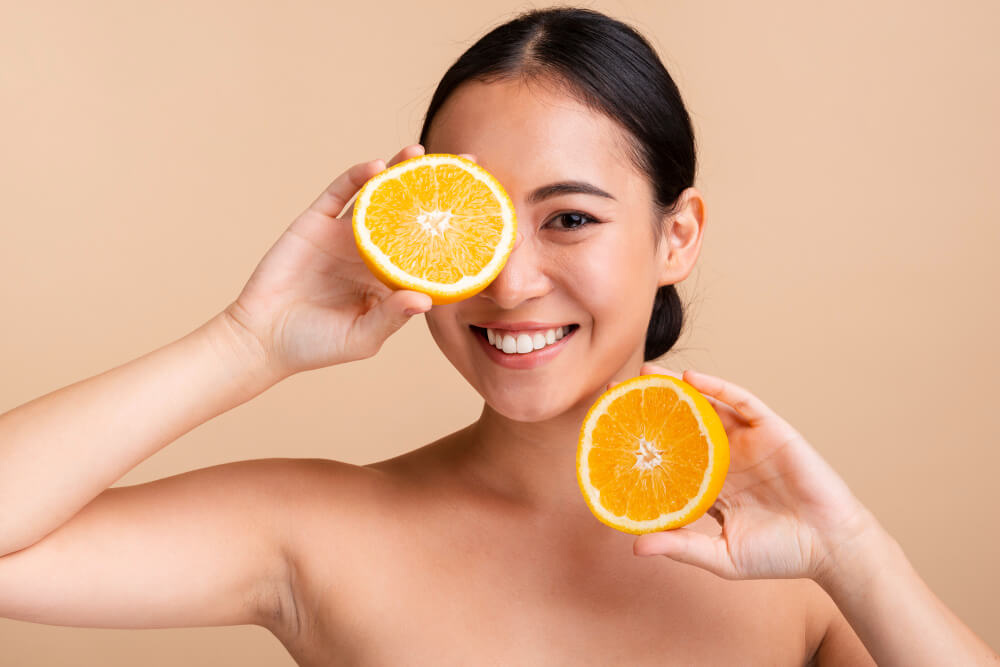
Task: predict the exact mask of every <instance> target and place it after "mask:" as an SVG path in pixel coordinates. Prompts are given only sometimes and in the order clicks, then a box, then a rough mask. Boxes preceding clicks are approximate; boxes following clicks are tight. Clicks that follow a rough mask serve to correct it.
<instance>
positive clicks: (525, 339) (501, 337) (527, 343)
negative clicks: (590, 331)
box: [486, 327, 569, 354]
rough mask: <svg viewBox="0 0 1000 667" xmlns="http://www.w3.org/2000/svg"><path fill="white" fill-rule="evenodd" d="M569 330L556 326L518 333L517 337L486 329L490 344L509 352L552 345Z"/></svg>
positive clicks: (515, 352) (528, 350) (518, 352)
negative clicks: (543, 329)
mask: <svg viewBox="0 0 1000 667" xmlns="http://www.w3.org/2000/svg"><path fill="white" fill-rule="evenodd" d="M568 332H569V327H556V328H555V329H547V330H545V331H537V332H534V333H530V334H528V333H522V334H518V335H517V337H516V338H515V337H514V336H512V335H510V334H504V333H500V332H499V331H495V330H493V329H486V339H487V340H488V341H489V342H490V345H492V346H494V347H495V348H497V349H498V350H503V351H504V352H505V353H507V354H528V353H529V352H534V351H535V350H540V349H542V348H543V347H546V346H547V345H552V344H553V343H555V342H556V341H558V340H562V338H563V337H564V336H565V335H566V334H567V333H568Z"/></svg>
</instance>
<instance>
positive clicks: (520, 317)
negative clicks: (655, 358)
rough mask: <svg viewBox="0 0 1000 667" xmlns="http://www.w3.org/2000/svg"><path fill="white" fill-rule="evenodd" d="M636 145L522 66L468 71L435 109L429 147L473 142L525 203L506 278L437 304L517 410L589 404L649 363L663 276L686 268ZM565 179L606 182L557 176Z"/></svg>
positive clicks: (499, 399)
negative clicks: (494, 339) (660, 235)
mask: <svg viewBox="0 0 1000 667" xmlns="http://www.w3.org/2000/svg"><path fill="white" fill-rule="evenodd" d="M625 145H626V144H625V135H624V131H623V130H621V129H620V128H619V127H618V126H617V125H616V124H615V123H613V122H612V121H611V120H610V119H608V118H607V117H605V116H604V115H602V114H600V113H597V112H595V111H592V110H590V109H588V108H587V107H585V106H583V105H581V104H579V103H578V102H576V101H575V100H573V99H572V98H571V97H568V96H566V95H565V94H563V93H561V92H559V91H558V89H556V88H552V87H547V86H543V85H538V84H532V85H530V86H529V85H525V84H524V83H523V82H521V81H519V80H512V81H503V82H494V83H489V84H484V83H481V82H467V83H465V84H463V85H462V86H460V87H459V88H457V89H456V90H455V91H454V92H453V93H452V95H451V96H450V97H449V98H448V100H447V101H446V102H445V104H444V105H443V106H442V108H441V109H440V110H439V112H438V114H437V115H436V116H435V118H434V121H433V123H432V127H431V130H430V132H429V133H428V136H427V141H426V146H425V147H424V148H425V150H426V152H427V153H471V154H473V155H474V156H475V159H476V161H477V162H478V163H479V164H480V165H482V166H483V167H484V168H486V169H487V170H488V171H489V172H490V173H492V174H493V175H494V176H496V178H497V179H498V180H499V181H500V183H501V184H502V185H503V187H504V189H505V190H506V191H507V193H508V194H509V195H510V197H511V199H512V200H513V203H514V207H515V210H516V212H517V239H516V241H515V245H514V249H513V251H512V252H511V254H510V257H509V259H508V260H507V263H506V264H505V265H504V268H503V270H502V271H501V272H500V274H499V275H498V276H497V278H496V279H495V280H494V281H493V282H492V283H490V285H489V286H488V287H487V288H486V289H485V290H483V291H482V292H480V293H478V294H476V295H475V296H472V297H470V298H468V299H465V300H463V301H459V302H457V303H452V304H446V305H440V306H434V307H433V308H432V309H431V310H430V311H428V312H427V314H426V319H427V324H428V326H429V328H430V332H431V335H432V336H433V337H434V340H435V341H436V342H437V344H438V346H439V347H440V348H441V351H442V352H444V354H445V356H446V357H447V358H448V359H449V360H450V361H451V363H452V364H454V366H455V368H457V369H458V371H459V372H460V373H461V374H462V375H463V376H464V377H465V379H466V380H468V381H469V383H470V384H472V386H473V387H475V389H476V390H477V391H478V392H479V393H480V394H481V395H482V396H483V398H484V399H485V400H486V402H487V403H488V404H489V405H490V406H492V408H493V409H494V410H496V411H497V412H499V413H500V414H503V415H505V416H506V417H508V418H510V419H514V420H517V421H526V422H533V421H539V420H543V419H548V418H551V417H554V416H557V415H559V414H562V413H563V412H566V411H567V410H569V409H572V408H574V407H579V406H580V404H581V403H583V402H585V403H586V405H588V406H589V405H590V403H591V402H592V401H593V400H594V399H595V398H596V396H597V395H598V394H600V392H602V391H603V389H604V386H605V384H606V383H607V382H608V381H609V380H611V379H612V378H613V377H616V375H617V376H618V378H619V379H624V377H627V376H630V375H635V374H637V373H638V370H639V367H640V365H641V363H642V355H643V348H644V342H645V335H646V328H647V326H648V324H649V316H650V311H651V309H652V304H653V299H654V296H655V292H656V289H657V287H658V286H659V285H660V284H665V283H667V282H674V281H675V280H676V279H678V278H676V270H675V271H674V273H673V274H671V273H669V271H666V270H665V269H667V268H668V266H667V264H668V262H667V261H666V258H667V252H668V244H667V243H665V242H664V243H662V244H661V247H660V249H659V250H657V249H656V247H655V244H654V231H653V230H654V227H653V222H654V217H653V216H654V211H653V202H652V197H653V193H652V189H651V186H650V184H649V182H648V179H647V178H646V177H645V176H644V175H643V174H641V173H640V172H638V171H637V170H636V169H635V167H634V166H632V164H631V162H630V161H629V160H628V159H627V157H626V154H625ZM560 183H574V184H578V185H582V186H585V187H587V188H590V189H593V190H594V192H603V193H606V194H593V193H586V192H571V191H569V190H570V188H560V189H556V188H552V186H553V185H555V184H560ZM685 273H686V271H685ZM671 276H674V280H670V279H669V278H670V277H671ZM487 327H488V328H490V329H492V330H493V331H494V332H495V333H496V334H502V335H504V336H505V337H507V336H509V337H510V342H508V344H507V345H508V347H507V348H506V349H507V350H508V351H507V352H505V351H502V350H498V349H496V346H495V345H490V344H489V342H488V340H486V335H487V334H486V331H485V330H484V328H487ZM559 327H569V328H570V331H569V333H568V334H567V335H565V336H564V337H562V338H561V339H559V340H557V341H556V342H555V343H554V344H551V345H549V344H548V340H551V338H552V337H551V336H548V337H547V340H546V346H545V347H543V348H541V349H533V351H532V352H530V353H527V354H521V353H518V352H513V353H511V352H509V350H510V349H511V346H512V344H514V345H516V342H517V341H518V339H520V343H521V349H522V350H523V349H526V348H525V346H526V344H527V342H528V340H529V339H530V341H531V345H530V346H531V347H532V348H534V346H535V342H536V340H537V341H538V342H541V341H542V339H543V338H546V330H548V329H555V330H556V336H558V329H559ZM536 334H537V335H538V336H536ZM623 369H625V370H628V371H630V372H628V373H627V374H625V373H623V372H622V371H623Z"/></svg>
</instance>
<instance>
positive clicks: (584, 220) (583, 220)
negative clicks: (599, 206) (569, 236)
mask: <svg viewBox="0 0 1000 667" xmlns="http://www.w3.org/2000/svg"><path fill="white" fill-rule="evenodd" d="M552 220H563V227H562V229H580V228H581V227H585V226H586V225H587V224H588V223H598V222H600V221H599V220H598V219H597V218H594V217H591V216H589V215H587V214H586V213H580V212H579V211H567V212H566V213H559V214H558V215H556V216H554V217H553V218H551V220H550V222H551V221H552Z"/></svg>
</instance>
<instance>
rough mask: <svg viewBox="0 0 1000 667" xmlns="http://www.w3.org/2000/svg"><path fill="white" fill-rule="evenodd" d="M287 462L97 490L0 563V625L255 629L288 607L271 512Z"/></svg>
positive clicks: (281, 501)
mask: <svg viewBox="0 0 1000 667" xmlns="http://www.w3.org/2000/svg"><path fill="white" fill-rule="evenodd" d="M296 470H297V467H296V463H295V460H293V459H261V460H254V461H240V462H236V463H228V464H224V465H218V466H213V467H209V468H203V469H200V470H193V471H190V472H186V473H183V474H179V475H175V476H172V477H167V478H164V479H159V480H156V481H153V482H149V483H146V484H138V485H134V486H124V487H113V488H110V489H107V490H105V491H104V492H103V493H101V494H100V495H99V496H98V497H97V498H95V499H94V500H93V501H92V502H90V503H89V504H88V505H87V506H85V507H84V508H83V509H81V510H80V511H79V512H78V513H77V514H76V515H75V516H74V517H73V518H71V519H70V520H69V521H67V522H66V523H65V524H63V525H62V526H60V527H59V528H58V529H56V530H55V531H53V532H52V533H50V534H49V535H47V536H46V537H44V538H43V539H42V540H40V541H39V542H37V543H35V544H34V545H32V546H30V547H27V548H25V549H22V550H20V551H16V552H14V553H11V554H8V555H6V556H3V557H0V617H7V618H13V619H17V620H25V621H31V622H35V623H46V624H49V625H70V626H81V627H102V628H163V627H189V626H205V625H242V624H259V625H265V626H267V627H270V626H271V625H272V624H273V623H276V622H277V618H278V617H279V616H280V615H281V614H282V613H284V612H286V611H287V610H288V605H289V599H288V596H289V590H288V583H287V582H288V567H289V563H288V559H287V557H286V552H285V545H286V544H287V535H286V532H287V531H286V529H284V528H283V526H285V522H284V521H283V517H282V508H283V506H286V505H287V500H288V498H289V495H290V492H291V489H293V488H294V482H295V480H294V477H295V472H296Z"/></svg>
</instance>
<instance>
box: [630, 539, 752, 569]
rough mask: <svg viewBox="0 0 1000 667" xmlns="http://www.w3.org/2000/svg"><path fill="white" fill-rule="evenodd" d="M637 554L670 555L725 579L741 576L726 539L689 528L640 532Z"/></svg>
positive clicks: (634, 548) (636, 546)
mask: <svg viewBox="0 0 1000 667" xmlns="http://www.w3.org/2000/svg"><path fill="white" fill-rule="evenodd" d="M632 553H634V554H635V555H636V556H666V557H668V558H671V559H673V560H675V561H677V562H679V563H687V564H688V565H695V566H697V567H700V568H702V569H703V570H708V571H709V572H711V573H713V574H715V575H718V576H720V577H722V578H723V579H739V575H738V574H737V573H736V569H735V568H734V567H733V561H732V559H731V558H730V557H729V550H728V549H727V547H726V540H725V539H724V538H723V537H722V536H721V535H718V536H715V537H710V536H708V535H705V534H704V533H699V532H697V531H694V530H690V529H688V528H674V529H673V530H665V531H663V532H659V533H648V534H646V535H640V536H639V537H638V538H636V540H635V542H634V543H633V544H632Z"/></svg>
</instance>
